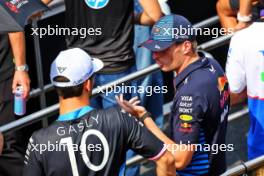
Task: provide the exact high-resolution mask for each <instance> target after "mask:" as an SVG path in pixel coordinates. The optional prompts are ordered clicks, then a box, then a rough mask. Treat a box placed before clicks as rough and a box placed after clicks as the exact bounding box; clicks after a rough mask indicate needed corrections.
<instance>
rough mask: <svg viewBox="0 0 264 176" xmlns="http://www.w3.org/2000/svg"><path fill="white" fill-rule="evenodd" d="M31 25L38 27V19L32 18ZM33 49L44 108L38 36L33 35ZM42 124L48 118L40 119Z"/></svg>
mask: <svg viewBox="0 0 264 176" xmlns="http://www.w3.org/2000/svg"><path fill="white" fill-rule="evenodd" d="M32 27H33V28H38V19H34V20H33V21H32ZM33 39H34V49H35V60H36V69H37V79H38V87H39V88H40V90H41V92H40V108H41V109H44V108H45V107H47V103H46V96H45V91H44V80H43V69H42V60H41V52H40V43H39V36H37V35H34V36H33ZM42 126H43V127H47V126H48V119H46V118H44V119H43V120H42Z"/></svg>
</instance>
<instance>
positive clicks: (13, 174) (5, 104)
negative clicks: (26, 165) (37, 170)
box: [0, 78, 24, 176]
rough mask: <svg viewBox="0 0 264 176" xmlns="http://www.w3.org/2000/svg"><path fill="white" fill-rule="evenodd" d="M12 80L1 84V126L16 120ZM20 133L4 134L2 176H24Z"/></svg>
mask: <svg viewBox="0 0 264 176" xmlns="http://www.w3.org/2000/svg"><path fill="white" fill-rule="evenodd" d="M11 85H12V78H9V79H7V80H5V81H2V82H1V83H0V126H2V125H5V124H7V123H9V122H12V121H14V120H16V117H15V115H14V110H13V104H14V102H13V94H12V89H11ZM20 135H21V134H20V132H19V131H17V132H9V133H5V134H4V148H3V153H2V155H0V176H20V175H22V169H23V161H24V150H23V147H22V146H21V141H20V140H21V137H20Z"/></svg>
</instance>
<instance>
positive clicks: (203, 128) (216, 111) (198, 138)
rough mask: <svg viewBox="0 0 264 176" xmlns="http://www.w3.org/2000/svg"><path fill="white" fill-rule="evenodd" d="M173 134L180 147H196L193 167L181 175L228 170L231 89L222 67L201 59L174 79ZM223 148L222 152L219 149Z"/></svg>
mask: <svg viewBox="0 0 264 176" xmlns="http://www.w3.org/2000/svg"><path fill="white" fill-rule="evenodd" d="M174 84H175V96H174V99H173V105H172V113H171V118H170V125H171V126H170V133H171V134H170V135H171V138H172V139H173V140H174V141H175V142H176V143H177V144H195V152H194V155H193V158H192V160H191V162H190V164H189V165H188V166H187V167H186V168H185V169H183V170H180V171H177V173H178V174H179V175H183V176H185V175H220V174H221V173H223V172H224V171H225V169H226V163H225V151H231V150H232V146H227V145H226V144H225V134H226V126H227V116H228V112H229V88H228V82H227V79H226V76H225V74H224V71H223V69H222V68H221V66H220V65H219V64H218V63H217V61H215V60H214V59H208V58H205V57H202V58H200V59H199V60H197V61H195V62H194V63H192V64H190V65H189V66H188V67H187V68H186V69H185V70H184V71H182V72H181V73H180V74H179V75H177V76H176V78H175V80H174ZM220 148H221V149H220Z"/></svg>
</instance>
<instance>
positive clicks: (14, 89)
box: [12, 78, 18, 93]
mask: <svg viewBox="0 0 264 176" xmlns="http://www.w3.org/2000/svg"><path fill="white" fill-rule="evenodd" d="M17 85H18V83H17V80H16V79H15V78H14V79H13V83H12V92H13V93H15V91H16V87H17Z"/></svg>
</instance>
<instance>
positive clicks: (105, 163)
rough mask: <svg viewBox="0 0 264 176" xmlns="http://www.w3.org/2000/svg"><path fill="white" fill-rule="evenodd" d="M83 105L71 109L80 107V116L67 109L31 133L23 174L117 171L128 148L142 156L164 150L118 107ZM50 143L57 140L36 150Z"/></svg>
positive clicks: (103, 175) (43, 175) (81, 174)
mask: <svg viewBox="0 0 264 176" xmlns="http://www.w3.org/2000/svg"><path fill="white" fill-rule="evenodd" d="M87 108H89V106H88V107H85V108H81V109H79V110H77V111H74V112H72V113H73V114H75V115H74V116H76V113H77V114H82V112H81V111H83V113H84V114H83V115H81V116H80V117H78V116H79V115H77V116H76V117H77V118H68V117H70V116H71V115H72V113H69V114H68V115H67V116H68V117H67V116H64V117H63V118H64V120H63V119H61V118H59V120H60V121H56V122H55V123H53V124H52V125H51V126H49V127H48V128H46V129H41V130H40V131H38V132H35V133H34V134H33V135H32V137H31V138H30V142H29V145H28V150H27V152H26V156H25V168H24V176H37V175H38V176H40V175H41V176H51V175H52V176H62V175H63V176H72V175H73V176H84V175H85V176H92V175H93V176H95V175H98V176H109V175H118V174H119V171H120V168H121V166H122V165H124V163H125V156H126V151H127V150H128V149H132V150H134V151H135V152H137V153H139V154H141V155H142V156H144V157H146V158H153V157H154V158H155V157H157V156H160V154H161V152H164V145H163V143H162V142H161V141H160V140H158V139H157V138H156V137H155V136H154V135H153V134H152V133H151V132H149V131H148V130H147V129H146V128H145V127H143V126H141V125H140V124H139V123H138V122H137V121H136V119H135V118H133V117H129V116H128V114H127V113H122V112H121V111H120V108H110V109H107V110H92V111H90V112H86V110H85V109H87ZM65 117H66V118H65ZM61 120H63V121H61ZM60 143H64V144H65V145H66V144H67V145H66V146H67V147H66V149H64V150H63V149H62V148H63V147H62V148H61V149H59V144H60ZM51 144H53V145H54V146H56V144H57V149H56V148H55V147H54V148H51V147H50V148H51V149H50V150H49V149H46V150H42V151H40V149H41V145H42V146H49V145H50V146H51ZM69 146H73V147H72V148H71V147H69ZM42 148H43V147H42ZM52 149H53V150H52ZM82 149H84V150H82Z"/></svg>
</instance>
